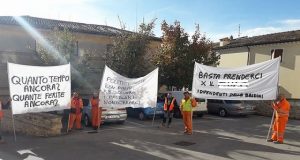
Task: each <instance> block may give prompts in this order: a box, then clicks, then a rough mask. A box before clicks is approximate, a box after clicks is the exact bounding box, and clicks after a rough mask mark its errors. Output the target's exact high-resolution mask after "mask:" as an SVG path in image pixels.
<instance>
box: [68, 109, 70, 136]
mask: <svg viewBox="0 0 300 160" xmlns="http://www.w3.org/2000/svg"><path fill="white" fill-rule="evenodd" d="M69 125H70V113H69V116H68V124H67V134H68V133H69Z"/></svg>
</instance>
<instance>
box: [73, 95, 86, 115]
mask: <svg viewBox="0 0 300 160" xmlns="http://www.w3.org/2000/svg"><path fill="white" fill-rule="evenodd" d="M71 108H75V109H76V114H79V113H81V110H82V108H83V102H82V99H81V98H75V97H73V98H72V102H71Z"/></svg>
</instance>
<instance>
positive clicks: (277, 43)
mask: <svg viewBox="0 0 300 160" xmlns="http://www.w3.org/2000/svg"><path fill="white" fill-rule="evenodd" d="M219 44H220V45H219V46H218V47H215V48H214V50H215V51H217V52H219V53H220V55H221V59H220V65H219V67H239V66H245V65H251V64H255V63H259V62H263V61H267V60H270V59H272V58H274V57H281V63H280V73H279V91H280V92H283V93H285V94H286V95H287V97H288V98H291V99H300V85H299V84H298V82H300V30H297V31H289V32H281V33H274V34H267V35H261V36H255V37H241V38H237V39H230V38H223V39H221V40H220V43H219Z"/></svg>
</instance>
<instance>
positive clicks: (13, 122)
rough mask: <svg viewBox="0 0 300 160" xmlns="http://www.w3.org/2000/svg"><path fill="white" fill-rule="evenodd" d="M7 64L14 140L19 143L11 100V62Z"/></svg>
mask: <svg viewBox="0 0 300 160" xmlns="http://www.w3.org/2000/svg"><path fill="white" fill-rule="evenodd" d="M6 63H7V77H8V87H9V100H10V108H11V119H12V125H13V130H14V139H15V142H17V135H16V127H15V119H14V114H13V106H12V98H11V90H10V78H9V73H10V72H9V62H8V61H6Z"/></svg>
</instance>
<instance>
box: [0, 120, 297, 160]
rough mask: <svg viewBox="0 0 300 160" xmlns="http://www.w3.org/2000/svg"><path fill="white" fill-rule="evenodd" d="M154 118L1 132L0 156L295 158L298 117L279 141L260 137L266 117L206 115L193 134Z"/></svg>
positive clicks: (105, 159) (135, 159) (36, 159)
mask: <svg viewBox="0 0 300 160" xmlns="http://www.w3.org/2000/svg"><path fill="white" fill-rule="evenodd" d="M159 122H160V120H156V121H155V122H154V126H152V125H151V120H147V121H139V120H136V119H131V118H130V119H128V121H127V122H126V123H125V124H124V125H120V124H108V125H104V126H103V127H102V128H101V129H100V131H99V132H98V133H89V131H90V130H89V129H85V130H83V131H75V132H73V133H71V134H69V135H64V136H60V137H51V138H39V137H29V136H21V135H17V142H16V143H15V142H14V140H13V136H12V135H4V136H5V139H6V144H1V145H0V159H3V160H14V159H32V160H42V159H45V160H52V159H53V160H58V159H63V160H68V159H70V160H77V159H78V160H81V159H87V160H92V159H103V160H108V159H113V160H117V159H122V160H126V159H130V160H156V159H178V160H179V159H184V160H201V159H213V160H218V159H220V160H223V159H224V160H226V159H238V160H243V159H245V160H249V159H272V160H276V159H278V160H279V159H286V160H293V159H295V160H296V159H300V121H296V120H290V121H289V124H288V127H287V132H286V135H285V136H286V141H285V144H277V145H276V144H273V143H269V142H266V141H265V139H266V135H267V132H268V127H269V123H270V118H268V117H260V116H254V115H253V116H249V117H247V118H244V117H230V118H219V117H217V116H211V115H206V116H204V117H203V118H197V119H194V120H193V123H194V134H193V135H191V136H189V135H184V134H183V133H182V128H183V127H182V121H181V120H180V119H175V120H174V123H173V125H172V127H171V128H159V127H158V125H159Z"/></svg>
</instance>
